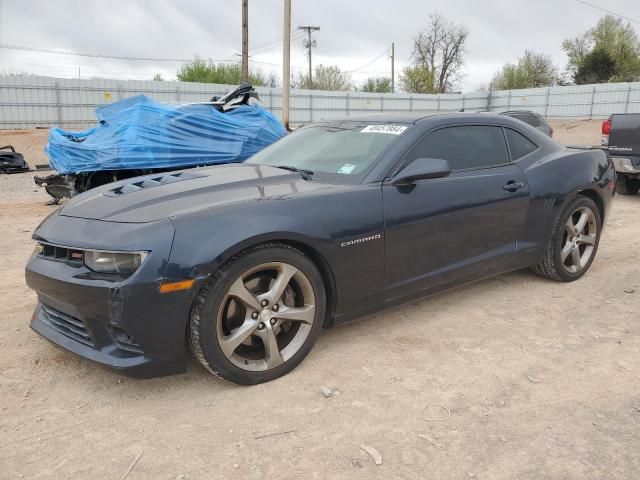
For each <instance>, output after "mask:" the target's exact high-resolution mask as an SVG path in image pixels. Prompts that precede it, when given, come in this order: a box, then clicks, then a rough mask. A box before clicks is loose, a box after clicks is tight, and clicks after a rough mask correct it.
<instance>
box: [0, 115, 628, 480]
mask: <svg viewBox="0 0 640 480" xmlns="http://www.w3.org/2000/svg"><path fill="white" fill-rule="evenodd" d="M554 127H555V129H556V138H557V139H558V140H559V141H561V142H564V143H596V144H597V143H599V140H600V135H599V129H600V122H574V123H568V122H565V123H563V122H556V123H555V124H554ZM46 135H47V132H46V131H41V132H36V133H33V132H26V133H19V132H18V133H15V132H0V144H6V143H13V144H14V145H15V146H16V147H17V148H18V149H19V150H20V151H22V152H24V153H25V156H26V157H27V160H28V161H29V162H30V163H31V164H32V165H34V164H36V163H46V160H45V158H44V156H43V155H42V153H41V150H42V146H43V145H44V142H45V141H46ZM32 177H33V174H32V173H27V174H20V175H13V176H6V175H2V176H0V225H1V226H0V228H1V231H2V239H3V250H2V256H1V259H2V277H3V278H4V280H3V284H4V288H3V295H2V300H1V301H0V319H1V322H0V478H3V479H4V478H6V479H15V478H33V479H36V478H38V479H41V478H51V479H58V478H64V479H88V478H92V479H93V478H95V479H102V478H110V479H120V478H129V479H204V478H206V479H212V478H279V479H280V478H282V479H290V478H291V479H292V478H322V479H325V478H332V479H333V478H344V479H347V478H349V479H351V478H354V479H390V478H412V479H413V478H429V479H439V478H442V479H469V478H477V479H503V478H514V479H516V478H517V479H536V480H538V479H542V478H545V479H578V478H579V479H586V478H588V479H632V478H637V477H638V472H640V382H639V380H640V361H639V358H640V327H639V324H638V320H639V315H638V313H639V312H640V263H639V262H640V259H639V255H640V222H638V218H639V216H640V196H636V197H620V196H618V197H617V198H616V200H615V206H614V209H613V214H612V216H611V218H610V219H609V220H608V226H607V228H606V230H605V231H604V235H603V237H602V241H601V244H600V251H599V252H598V256H597V258H596V261H595V263H594V264H593V266H592V268H591V271H590V272H589V273H588V274H587V275H586V276H585V277H584V278H583V279H581V280H580V281H578V282H574V283H571V284H558V283H554V282H550V281H546V280H543V279H541V278H538V277H536V276H535V275H533V274H532V273H530V272H528V271H521V272H516V273H512V274H509V275H504V276H501V277H498V278H495V279H492V280H488V281H484V282H482V283H480V284H475V285H472V286H468V287H465V288H461V289H458V290H456V291H452V292H449V293H445V294H441V295H438V296H435V297H432V298H428V299H424V300H421V301H418V302H413V303H410V304H406V305H404V306H401V307H397V308H395V309H392V310H388V311H385V312H382V313H379V314H376V315H372V316H369V317H367V318H365V319H362V320H361V321H358V322H355V323H352V324H349V325H345V326H341V327H337V328H334V329H331V330H328V331H326V332H324V334H323V335H322V336H321V338H320V340H319V341H318V343H317V345H316V347H315V349H314V350H313V352H312V353H311V355H310V356H309V357H308V359H307V360H306V361H304V362H303V363H302V365H300V366H299V367H298V368H297V369H296V370H295V371H294V372H292V373H291V374H289V375H287V376H286V377H284V378H281V379H279V380H277V381H274V382H271V383H268V384H265V385H259V386H255V387H238V386H234V385H230V384H227V383H223V382H221V381H218V380H216V379H213V378H211V377H210V376H209V375H208V374H207V373H206V372H205V371H204V370H203V369H201V368H200V367H199V366H198V365H197V364H196V363H194V362H192V364H191V365H190V366H189V370H188V373H186V374H185V375H180V376H174V377H167V378H161V379H155V380H145V381H140V380H132V379H129V378H127V377H123V376H121V375H118V374H116V373H114V372H112V371H110V370H107V369H104V368H101V367H98V366H96V365H93V364H91V363H89V362H86V361H84V360H81V359H78V358H76V357H74V356H73V355H71V354H69V353H66V352H63V351H61V350H60V349H58V348H56V347H54V346H53V345H51V344H49V343H47V342H46V341H45V340H43V339H41V338H40V337H39V336H37V335H36V334H35V333H34V332H32V331H31V330H30V329H29V327H28V323H29V319H30V318H31V314H32V311H33V308H34V306H35V302H36V298H35V295H34V294H33V292H31V291H30V290H29V289H27V287H26V286H25V283H24V274H23V269H24V265H25V262H26V260H27V258H28V256H29V255H30V253H31V251H32V248H33V244H32V241H31V239H30V236H31V232H32V231H33V229H34V228H35V227H36V225H37V224H38V223H39V222H40V220H41V219H42V218H43V217H44V216H45V215H46V214H47V213H48V212H50V211H51V210H52V209H53V207H51V206H48V205H45V203H46V201H47V196H46V194H45V193H44V192H42V191H40V190H38V189H37V188H35V186H34V185H33V183H32ZM323 386H328V387H330V388H331V389H333V390H334V395H333V396H332V397H331V398H325V397H324V396H323V395H322V394H321V389H322V387H323ZM361 445H366V446H371V447H374V448H375V449H377V450H378V451H379V453H380V454H381V455H382V458H383V463H382V465H379V466H376V465H375V464H374V462H373V460H372V458H371V457H370V456H369V455H368V454H367V453H365V452H364V451H363V450H362V449H361V448H360V447H361Z"/></svg>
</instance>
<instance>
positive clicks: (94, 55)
mask: <svg viewBox="0 0 640 480" xmlns="http://www.w3.org/2000/svg"><path fill="white" fill-rule="evenodd" d="M0 48H5V49H8V50H21V51H25V52H39V53H51V54H54V55H70V56H73V57H91V58H110V59H115V60H141V61H145V62H189V61H191V60H193V59H191V58H156V57H127V56H119V55H103V54H100V53H82V52H70V51H65V50H51V49H46V48H35V47H25V46H21V45H7V44H5V43H0ZM214 61H215V62H224V61H226V60H214Z"/></svg>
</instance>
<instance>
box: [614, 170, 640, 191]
mask: <svg viewBox="0 0 640 480" xmlns="http://www.w3.org/2000/svg"><path fill="white" fill-rule="evenodd" d="M616 191H617V192H618V193H619V194H620V195H635V194H636V193H638V192H640V180H638V179H635V178H629V177H627V176H626V175H620V174H618V175H617V176H616Z"/></svg>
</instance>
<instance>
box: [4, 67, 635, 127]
mask: <svg viewBox="0 0 640 480" xmlns="http://www.w3.org/2000/svg"><path fill="white" fill-rule="evenodd" d="M230 88H233V87H232V86H229V85H216V84H210V83H189V82H156V81H135V80H104V79H91V80H80V79H63V78H51V77H35V76H3V77H0V129H25V128H37V127H52V126H59V127H63V128H67V129H83V128H88V127H91V126H94V125H95V123H96V118H95V113H94V110H95V108H96V107H99V106H102V105H106V104H108V103H111V102H114V101H116V100H120V99H122V98H126V97H130V96H132V95H140V94H144V95H148V96H150V97H152V98H154V99H155V100H158V101H160V102H168V103H190V102H203V101H207V100H209V99H210V98H211V97H212V96H213V95H219V94H222V93H224V92H226V91H228V90H229V89H230ZM256 90H257V91H258V92H259V94H260V97H261V99H262V102H263V104H264V105H265V106H266V107H267V108H268V109H269V110H271V111H272V112H274V113H275V114H276V115H277V116H280V112H281V110H282V103H281V98H282V91H281V89H279V88H273V89H270V88H263V87H257V88H256ZM457 110H465V111H481V110H482V111H484V110H492V111H502V110H533V111H536V112H538V113H540V114H542V115H544V116H545V117H549V118H581V119H589V118H603V117H607V116H609V115H610V114H611V113H632V112H640V83H606V84H599V85H579V86H568V87H550V88H534V89H526V90H509V91H495V92H474V93H470V94H442V95H421V94H404V93H397V94H380V93H367V92H352V91H349V92H329V91H319V90H300V89H293V90H291V111H290V118H291V123H292V124H293V125H300V124H304V123H308V122H312V121H315V120H321V119H328V118H335V117H346V116H350V115H357V114H359V113H365V112H403V111H416V112H447V111H457Z"/></svg>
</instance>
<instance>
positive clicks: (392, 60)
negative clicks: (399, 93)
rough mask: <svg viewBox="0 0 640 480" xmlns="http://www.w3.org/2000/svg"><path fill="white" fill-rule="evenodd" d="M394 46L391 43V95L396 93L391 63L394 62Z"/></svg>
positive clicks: (394, 76)
mask: <svg viewBox="0 0 640 480" xmlns="http://www.w3.org/2000/svg"><path fill="white" fill-rule="evenodd" d="M395 49H396V44H395V43H394V42H391V93H395V91H396V88H395V86H396V75H395V71H394V65H393V62H394V61H395V58H396V52H395Z"/></svg>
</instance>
